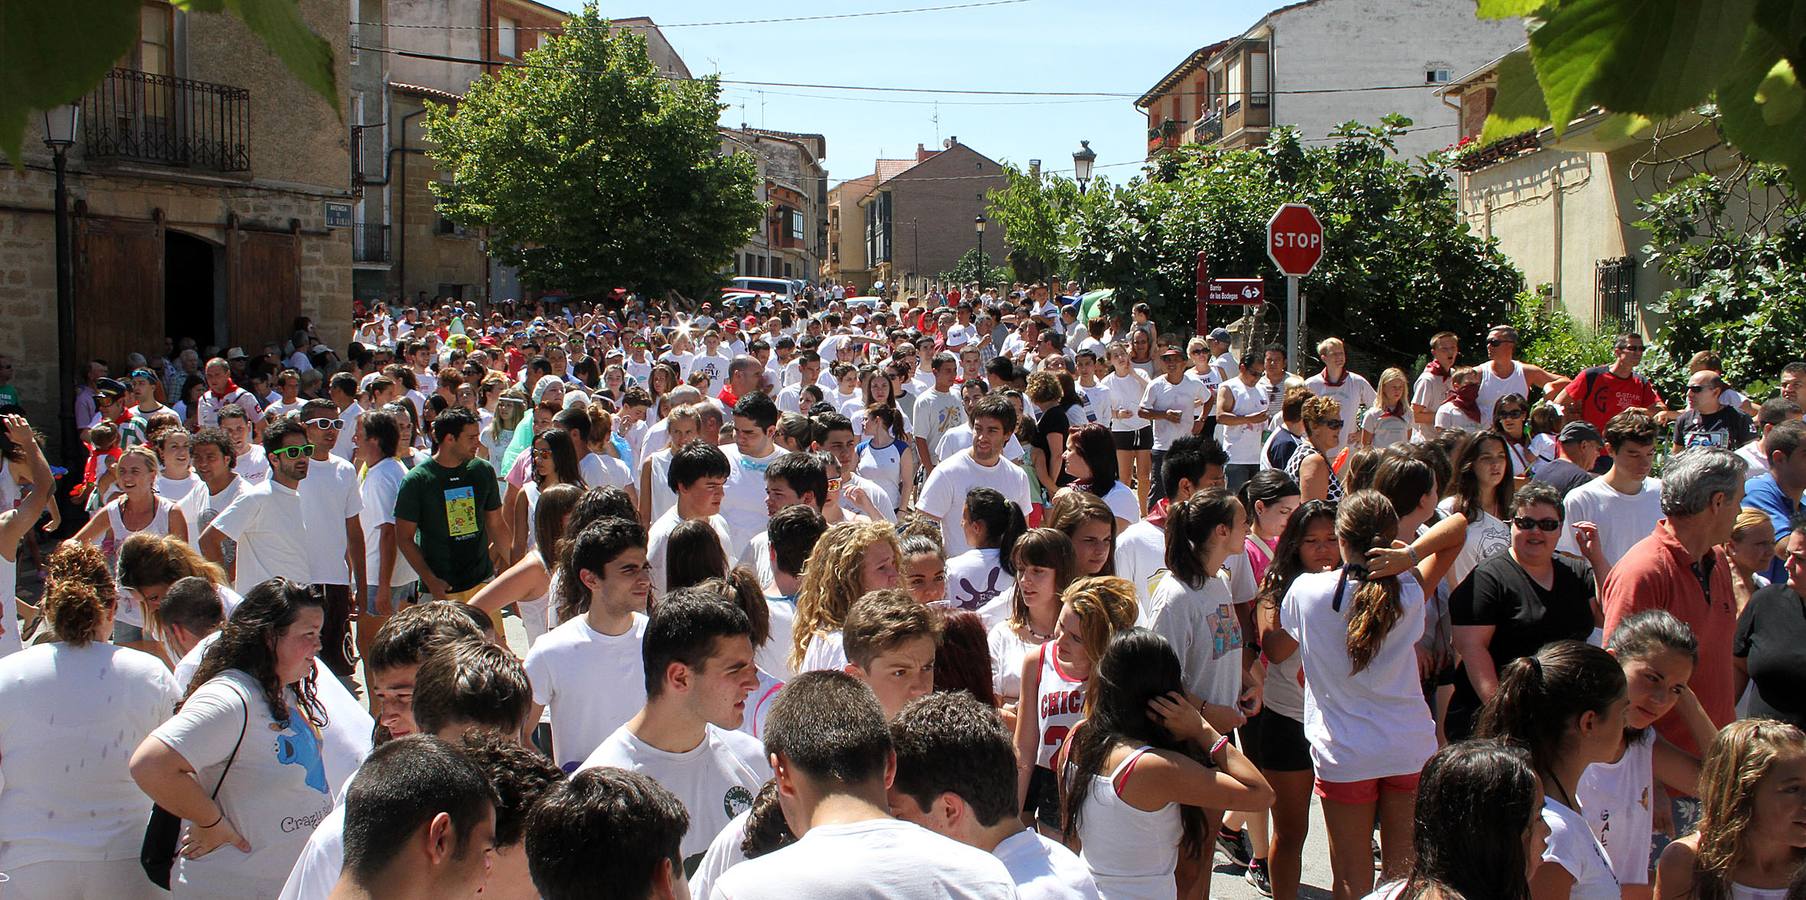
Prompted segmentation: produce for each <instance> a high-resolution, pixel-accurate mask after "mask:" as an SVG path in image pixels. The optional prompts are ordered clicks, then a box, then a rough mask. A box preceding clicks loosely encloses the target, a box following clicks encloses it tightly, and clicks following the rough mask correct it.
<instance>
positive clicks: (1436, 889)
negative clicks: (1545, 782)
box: [1380, 741, 1549, 900]
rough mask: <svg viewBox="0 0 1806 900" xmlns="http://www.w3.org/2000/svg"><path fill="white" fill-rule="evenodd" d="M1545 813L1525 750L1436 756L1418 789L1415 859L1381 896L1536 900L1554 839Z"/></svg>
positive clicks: (1456, 749)
mask: <svg viewBox="0 0 1806 900" xmlns="http://www.w3.org/2000/svg"><path fill="white" fill-rule="evenodd" d="M1542 806H1543V789H1542V785H1541V784H1540V783H1539V782H1538V780H1537V777H1536V770H1535V769H1533V768H1532V767H1531V765H1530V754H1528V753H1525V752H1524V750H1523V748H1522V747H1519V746H1516V745H1514V744H1512V743H1509V742H1507V741H1462V742H1460V743H1457V744H1450V745H1448V746H1447V747H1444V748H1442V749H1441V750H1438V751H1436V755H1435V756H1432V757H1430V761H1429V762H1427V763H1425V764H1424V767H1423V778H1422V780H1421V781H1420V782H1419V784H1418V789H1417V814H1416V823H1415V825H1414V827H1413V836H1414V837H1415V841H1414V842H1413V843H1414V846H1416V848H1417V856H1416V857H1415V858H1414V859H1412V860H1411V869H1410V871H1409V872H1407V873H1406V874H1405V876H1404V878H1403V879H1402V880H1400V881H1397V882H1394V883H1393V884H1390V885H1387V886H1385V887H1383V888H1381V889H1380V893H1381V894H1383V895H1384V896H1385V897H1387V900H1457V898H1459V900H1530V878H1531V876H1532V875H1534V874H1535V873H1536V870H1537V868H1538V867H1539V866H1541V865H1542V862H1543V849H1544V848H1545V847H1546V846H1547V844H1548V840H1549V826H1548V825H1547V824H1544V822H1543V817H1542V815H1541V811H1542ZM1456 823H1459V824H1456Z"/></svg>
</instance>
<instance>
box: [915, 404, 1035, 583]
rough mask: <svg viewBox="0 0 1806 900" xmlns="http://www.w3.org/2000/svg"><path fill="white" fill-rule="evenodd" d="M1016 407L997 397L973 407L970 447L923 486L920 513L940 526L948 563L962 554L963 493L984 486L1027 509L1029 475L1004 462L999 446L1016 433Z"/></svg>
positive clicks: (951, 460)
mask: <svg viewBox="0 0 1806 900" xmlns="http://www.w3.org/2000/svg"><path fill="white" fill-rule="evenodd" d="M1016 418H1017V416H1016V407H1014V406H1012V405H1011V404H1010V401H1009V400H1008V399H1006V398H1004V397H1002V396H999V395H996V394H988V395H986V396H984V397H983V398H981V399H980V400H979V401H978V402H977V403H974V404H973V405H972V447H971V449H969V450H961V451H960V452H958V453H955V454H954V455H953V456H951V457H949V458H947V459H945V460H943V461H942V462H941V464H940V465H939V466H936V467H935V469H934V470H933V471H932V472H930V473H929V474H928V479H927V480H926V481H925V482H923V484H922V496H921V499H920V502H919V504H918V508H919V509H920V510H921V512H923V513H925V514H927V515H929V516H931V517H933V518H934V519H935V520H936V521H938V522H940V523H941V535H942V538H943V540H942V545H943V546H945V547H946V548H947V556H948V558H952V557H955V556H958V555H959V554H961V553H964V552H966V550H967V544H966V536H965V528H964V527H963V526H962V525H961V523H960V516H961V514H962V513H963V512H964V509H965V498H966V494H968V493H970V492H971V490H972V489H973V488H978V487H988V488H992V489H994V490H996V491H997V492H998V493H1000V494H1002V495H1003V498H1004V499H1005V500H1011V501H1014V502H1015V503H1016V505H1017V506H1018V507H1020V508H1022V509H1024V510H1026V509H1028V507H1029V487H1028V475H1027V473H1025V472H1023V471H1022V468H1021V467H1020V466H1016V465H1013V464H1011V463H1010V462H1008V461H1006V460H1004V458H1003V446H1004V441H1005V440H1006V439H1007V438H1008V437H1009V436H1010V435H1011V434H1012V433H1013V432H1014V431H1015V430H1016Z"/></svg>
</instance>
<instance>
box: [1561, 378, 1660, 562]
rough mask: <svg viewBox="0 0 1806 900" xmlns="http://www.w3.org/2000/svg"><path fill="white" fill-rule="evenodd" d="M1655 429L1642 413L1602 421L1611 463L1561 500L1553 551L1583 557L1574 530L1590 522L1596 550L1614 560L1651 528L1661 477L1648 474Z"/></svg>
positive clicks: (1652, 465)
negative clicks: (1559, 526)
mask: <svg viewBox="0 0 1806 900" xmlns="http://www.w3.org/2000/svg"><path fill="white" fill-rule="evenodd" d="M1657 431H1658V429H1657V426H1656V423H1655V420H1654V419H1652V418H1650V417H1649V416H1646V415H1644V414H1642V413H1634V412H1625V413H1619V414H1618V415H1616V416H1613V417H1612V420H1611V421H1610V422H1608V423H1606V426H1605V443H1606V446H1607V447H1608V448H1610V450H1611V460H1612V467H1611V468H1610V469H1609V470H1607V471H1606V473H1605V474H1604V475H1601V476H1599V477H1598V478H1595V479H1593V480H1592V481H1589V482H1587V483H1586V484H1583V485H1581V486H1579V487H1577V488H1575V489H1573V490H1571V491H1569V492H1568V496H1567V497H1566V498H1564V499H1563V500H1562V508H1563V511H1564V514H1563V516H1562V521H1563V522H1564V523H1566V524H1564V525H1563V526H1562V531H1561V541H1560V542H1559V543H1557V544H1556V545H1555V549H1556V550H1557V551H1559V552H1561V553H1566V554H1569V555H1570V556H1578V557H1581V558H1583V559H1584V558H1586V556H1587V554H1585V553H1584V552H1582V548H1581V546H1580V543H1579V542H1578V540H1577V539H1576V537H1575V532H1576V531H1584V530H1587V529H1588V528H1589V527H1590V528H1591V530H1593V531H1594V533H1595V534H1597V536H1598V538H1597V541H1596V543H1597V545H1598V547H1599V551H1600V555H1601V556H1603V557H1604V558H1605V559H1606V560H1609V561H1613V562H1616V561H1617V560H1620V559H1623V558H1624V554H1625V553H1626V552H1628V551H1629V550H1630V548H1631V547H1632V546H1634V545H1635V544H1636V543H1637V542H1638V541H1641V540H1642V539H1644V538H1646V537H1648V536H1649V534H1650V532H1652V531H1654V530H1655V527H1656V523H1657V522H1660V521H1661V520H1662V518H1663V516H1662V482H1661V481H1660V480H1659V479H1655V478H1651V477H1649V473H1650V472H1651V471H1652V470H1653V469H1654V468H1655V444H1656V436H1657ZM1600 577H1601V578H1603V577H1604V575H1603V573H1601V575H1600Z"/></svg>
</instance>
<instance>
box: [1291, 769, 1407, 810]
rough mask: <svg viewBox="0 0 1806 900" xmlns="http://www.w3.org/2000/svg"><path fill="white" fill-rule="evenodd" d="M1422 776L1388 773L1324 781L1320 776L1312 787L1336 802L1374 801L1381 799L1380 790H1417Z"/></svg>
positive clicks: (1399, 792)
mask: <svg viewBox="0 0 1806 900" xmlns="http://www.w3.org/2000/svg"><path fill="white" fill-rule="evenodd" d="M1422 777H1423V776H1422V775H1421V774H1420V773H1417V772H1412V773H1411V774H1409V775H1388V776H1386V777H1384V778H1369V779H1367V780H1365V781H1324V780H1323V779H1321V778H1318V779H1315V780H1314V783H1313V785H1312V788H1311V789H1312V791H1313V792H1315V793H1316V795H1317V796H1319V797H1321V798H1323V799H1325V800H1330V801H1333V802H1335V803H1348V804H1362V803H1373V802H1375V801H1377V800H1379V799H1380V791H1391V792H1393V793H1395V794H1409V793H1414V792H1416V790H1417V782H1418V780H1419V779H1421V778H1422Z"/></svg>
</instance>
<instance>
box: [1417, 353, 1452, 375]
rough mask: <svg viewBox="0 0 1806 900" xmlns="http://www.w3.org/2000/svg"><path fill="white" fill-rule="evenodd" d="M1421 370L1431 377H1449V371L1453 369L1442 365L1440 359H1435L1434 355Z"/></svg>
mask: <svg viewBox="0 0 1806 900" xmlns="http://www.w3.org/2000/svg"><path fill="white" fill-rule="evenodd" d="M1423 370H1424V371H1425V372H1426V373H1428V374H1429V375H1430V376H1431V377H1432V378H1447V377H1449V374H1450V373H1452V372H1454V371H1455V370H1454V369H1451V368H1449V367H1448V366H1445V365H1443V364H1442V360H1440V359H1437V358H1435V357H1431V358H1430V364H1429V365H1427V366H1424V367H1423Z"/></svg>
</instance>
